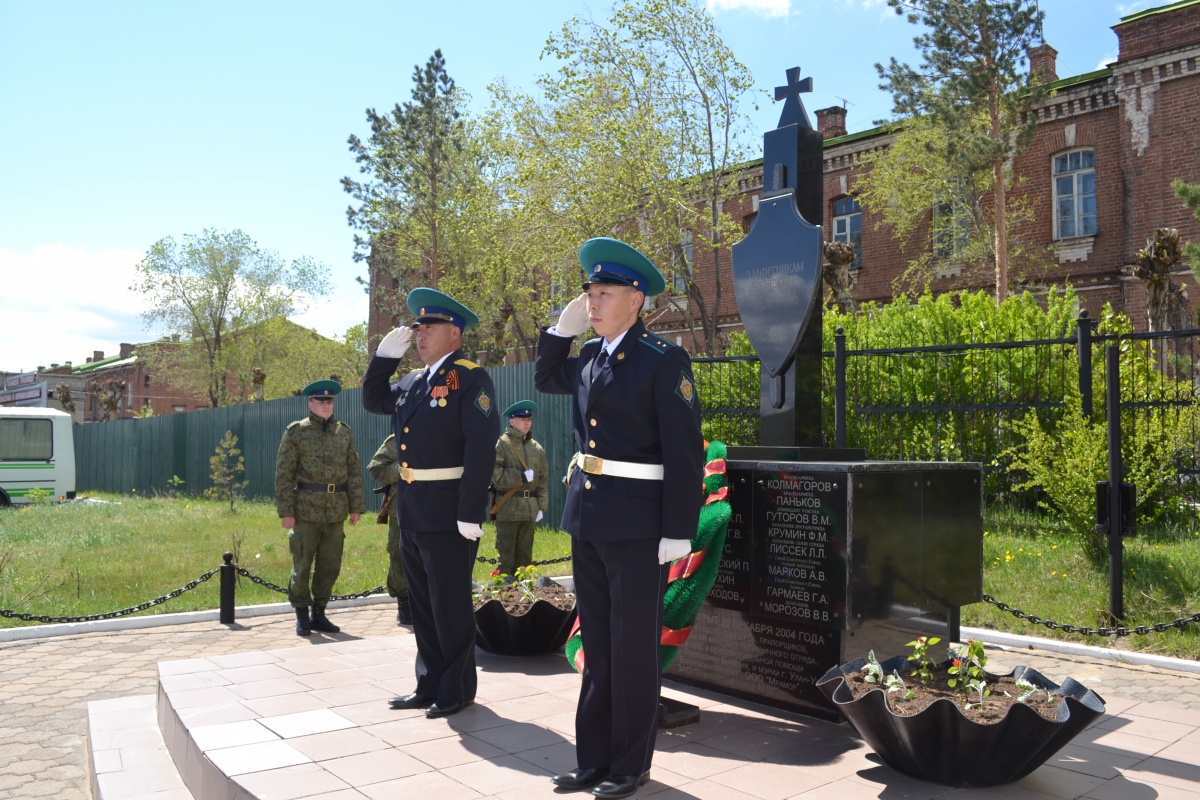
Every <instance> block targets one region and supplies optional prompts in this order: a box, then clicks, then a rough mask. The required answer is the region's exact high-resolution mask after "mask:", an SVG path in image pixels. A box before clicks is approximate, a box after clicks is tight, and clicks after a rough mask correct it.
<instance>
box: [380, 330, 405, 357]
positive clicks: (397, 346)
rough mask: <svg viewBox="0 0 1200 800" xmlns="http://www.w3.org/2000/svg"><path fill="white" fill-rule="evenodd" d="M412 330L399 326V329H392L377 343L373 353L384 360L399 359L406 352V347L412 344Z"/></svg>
mask: <svg viewBox="0 0 1200 800" xmlns="http://www.w3.org/2000/svg"><path fill="white" fill-rule="evenodd" d="M412 337H413V332H412V328H409V327H407V326H405V325H401V326H400V327H399V328H393V329H392V331H391V332H390V333H389V334H388V335H387V336H385V337H383V341H382V342H380V343H379V346H378V347H376V348H375V352H376V353H378V354H379V355H381V356H383V357H384V358H400V357H401V356H403V355H404V354H405V353H407V352H408V345H409V343H410V342H412Z"/></svg>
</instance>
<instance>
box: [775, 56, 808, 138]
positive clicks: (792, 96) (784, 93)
mask: <svg viewBox="0 0 1200 800" xmlns="http://www.w3.org/2000/svg"><path fill="white" fill-rule="evenodd" d="M812 90H813V79H812V78H805V79H804V80H800V68H799V67H792V68H791V69H789V70H788V71H787V86H776V87H775V99H776V100H783V113H781V114H780V115H779V124H778V125H777V126H776V127H778V128H783V127H786V126H788V125H797V124H798V125H799V126H800V127H801V128H812V124H811V123H810V122H809V121H808V112H807V111H805V110H804V103H802V102H801V101H800V94H801V93H802V92H811V91H812Z"/></svg>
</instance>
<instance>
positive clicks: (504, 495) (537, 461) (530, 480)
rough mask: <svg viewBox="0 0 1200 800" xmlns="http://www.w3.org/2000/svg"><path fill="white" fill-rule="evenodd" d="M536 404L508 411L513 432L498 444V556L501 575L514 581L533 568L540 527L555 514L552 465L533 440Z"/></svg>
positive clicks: (495, 479)
mask: <svg viewBox="0 0 1200 800" xmlns="http://www.w3.org/2000/svg"><path fill="white" fill-rule="evenodd" d="M536 413H537V404H536V403H534V402H533V401H532V400H522V401H520V402H519V403H513V404H512V405H511V406H509V407H508V408H506V409H505V410H504V416H505V417H506V418H507V419H508V429H507V430H505V431H504V433H503V434H501V436H500V438H499V439H498V440H497V441H496V466H495V468H494V469H493V470H492V489H494V490H495V492H496V507H494V509H493V512H492V513H493V514H495V517H496V551H497V553H498V554H499V560H500V574H502V575H512V574H514V573H515V572H516V571H517V567H525V566H528V565H529V564H532V563H533V534H534V523H536V522H541V521H542V517H544V516H545V515H546V512H547V511H549V510H550V488H549V484H550V463H549V462H548V461H547V460H546V451H545V450H543V449H542V446H541V445H540V444H538V443H537V442H536V441H535V440H534V438H533V434H532V433H531V432H530V431H531V429H532V428H533V415H534V414H536Z"/></svg>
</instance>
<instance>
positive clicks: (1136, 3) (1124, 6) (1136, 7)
mask: <svg viewBox="0 0 1200 800" xmlns="http://www.w3.org/2000/svg"><path fill="white" fill-rule="evenodd" d="M1157 1H1158V0H1156V2H1157ZM1149 6H1150V0H1133V2H1132V3H1118V4H1117V17H1118V18H1120V17H1127V16H1129V15H1130V14H1133V13H1135V12H1137V11H1141V10H1142V9H1144V8H1149Z"/></svg>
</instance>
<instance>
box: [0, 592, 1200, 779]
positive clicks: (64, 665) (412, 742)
mask: <svg viewBox="0 0 1200 800" xmlns="http://www.w3.org/2000/svg"><path fill="white" fill-rule="evenodd" d="M392 614H393V612H392V611H391V609H390V607H387V606H383V607H368V608H364V609H354V610H347V611H343V612H339V613H338V614H337V616H336V621H337V622H338V624H340V625H342V627H343V630H344V631H345V632H346V633H344V634H340V635H338V636H336V637H318V636H314V637H313V639H312V640H310V641H307V642H306V641H304V640H301V639H298V638H297V637H296V636H295V635H294V634H293V633H292V623H291V621H290V619H289V618H287V617H282V616H281V617H258V618H254V619H251V620H248V621H246V623H245V624H244V625H239V626H236V627H235V628H233V629H232V630H230V629H226V628H225V627H224V626H221V625H217V624H215V623H196V624H192V625H184V626H175V627H169V628H158V629H148V630H147V629H143V630H135V631H128V632H118V633H98V634H88V635H80V636H72V637H69V638H58V639H46V640H28V641H21V642H13V643H9V644H3V645H0V798H8V797H39V796H40V797H55V798H60V797H61V798H82V797H87V792H88V789H87V785H88V779H87V775H86V765H85V758H86V755H85V745H84V736H85V735H86V729H87V721H86V713H87V711H86V705H87V702H88V701H90V700H101V699H108V698H115V697H126V696H130V695H145V694H153V693H154V692H155V691H156V688H157V687H156V665H157V663H158V662H160V661H175V660H180V659H188V658H201V657H213V656H220V655H228V654H233V653H240V652H246V651H260V650H271V649H275V648H294V647H316V646H319V645H320V644H322V643H326V644H328V643H330V642H331V640H341V641H346V642H349V641H352V640H353V639H357V638H363V637H378V636H392V635H401V636H407V635H408V634H406V633H405V632H404V631H402V630H401V629H397V628H396V627H395V622H394V616H393V615H392ZM396 644H397V645H400V647H397V648H395V650H396V652H397V653H399V652H400V651H407V650H410V649H411V645H410V644H409V642H404V643H399V642H397V643H396ZM335 649H336V650H339V651H340V650H343V649H344V648H343V647H338V648H335ZM351 649H353V647H352V646H351ZM992 658H993V660H992V662H991V663H990V664H989V667H995V668H997V670H999V669H1000V668H1001V667H1002V666H1003V665H1004V664H1008V665H1012V664H1016V663H1024V664H1029V665H1031V666H1033V667H1035V668H1037V669H1038V670H1040V671H1042V672H1043V673H1045V674H1046V675H1047V676H1049V677H1051V678H1052V679H1054V680H1061V679H1062V678H1063V677H1066V676H1067V675H1071V676H1072V677H1074V678H1076V679H1077V680H1080V681H1081V682H1082V683H1084V684H1085V685H1087V686H1089V687H1092V688H1094V689H1096V691H1098V692H1099V693H1100V694H1101V695H1103V696H1104V697H1105V699H1106V700H1108V701H1109V711H1110V713H1111V714H1112V716H1107V717H1105V718H1103V719H1102V720H1101V722H1100V723H1099V724H1097V725H1096V726H1095V728H1093V729H1092V730H1090V731H1088V732H1087V733H1085V734H1084V735H1083V736H1081V737H1080V738H1079V739H1077V740H1076V742H1075V743H1073V744H1072V745H1070V746H1068V747H1067V748H1066V749H1065V750H1064V751H1062V752H1061V753H1060V754H1059V755H1058V756H1057V757H1056V758H1055V759H1054V761H1053V762H1052V764H1051V765H1049V766H1046V767H1043V768H1042V769H1041V770H1039V771H1038V772H1036V773H1035V774H1034V775H1032V776H1030V777H1029V778H1027V779H1025V780H1024V781H1022V782H1021V783H1019V784H1016V785H1014V786H1011V787H1004V788H1002V789H998V790H986V791H961V790H960V791H956V792H954V793H953V794H952V795H951V796H952V797H954V798H959V797H963V798H968V797H1010V798H1019V799H1021V800H1046V798H1049V797H1061V798H1073V797H1079V796H1087V797H1090V798H1096V799H1097V800H1107V798H1113V799H1114V800H1126V799H1128V800H1142V798H1147V799H1148V798H1155V797H1159V798H1175V797H1178V798H1193V800H1200V732H1197V730H1196V729H1197V728H1198V727H1200V676H1193V675H1190V674H1184V673H1169V672H1165V671H1163V670H1159V669H1156V668H1151V667H1139V666H1129V665H1123V664H1119V663H1114V662H1108V661H1101V660H1097V659H1088V658H1080V657H1075V656H1060V655H1057V654H1051V653H1046V652H1044V651H1028V652H1025V651H1021V652H1007V653H1005V652H999V651H993V652H992ZM303 660H305V661H312V662H313V663H315V662H316V661H318V660H319V659H316V658H311V659H310V658H305V659H303ZM406 661H407V659H406ZM507 664H508V666H507V667H506V668H504V669H501V668H500V667H499V666H497V665H492V666H491V667H488V666H485V675H484V680H483V681H481V690H480V695H481V700H482V699H485V698H486V701H487V702H486V703H480V704H479V705H478V706H476V708H475V709H474V710H473V711H472V712H470V713H464V714H462V715H460V716H459V717H458V718H452V720H451V721H446V720H443V721H440V722H439V725H440V727H439V728H437V731H436V732H437V735H435V736H431V731H433V729H432V728H427V726H426V725H425V723H426V721H425V720H424V718H423V717H414V718H412V719H406V718H404V717H403V715H389V718H388V719H387V720H374V718H372V719H370V720H368V719H367V718H366V717H364V718H363V719H362V720H361V721H357V720H356V724H357V725H358V726H359V727H356V729H355V730H354V731H353V732H343V731H331V732H319V733H308V735H307V736H304V737H303V739H304V740H301V739H300V738H295V739H292V740H291V741H292V743H294V744H296V745H297V749H300V750H301V751H302V752H305V751H304V748H310V749H311V748H316V749H315V750H314V754H316V755H317V757H318V758H320V757H324V755H325V754H328V753H334V752H336V754H337V758H338V760H339V761H340V762H341V763H339V764H338V765H337V768H338V769H343V770H344V771H346V776H347V777H351V776H360V775H365V776H367V777H368V778H371V777H374V776H375V775H376V774H377V773H376V772H375V770H376V769H377V768H383V769H386V770H391V771H393V772H394V771H395V770H396V769H400V772H403V773H405V774H403V775H401V774H399V773H397V774H396V775H390V773H389V777H386V778H380V779H379V780H378V781H376V782H375V783H378V786H377V787H376V790H373V791H372V792H371V793H370V796H372V797H378V798H380V799H381V798H383V797H388V796H405V797H431V796H437V797H438V798H439V800H457V798H460V797H461V798H463V800H468V799H470V798H478V797H481V796H484V795H494V796H499V797H514V798H515V797H520V798H522V800H525V798H537V797H541V796H546V797H549V796H551V794H552V793H551V788H550V784H549V782H548V781H547V780H546V779H545V778H546V776H547V775H548V774H549V772H550V771H553V770H556V769H562V768H566V767H568V766H571V765H572V752H573V748H572V745H571V739H572V733H573V727H572V724H571V717H572V716H573V715H572V713H571V710H570V709H571V707H572V705H573V697H574V684H572V683H571V681H572V680H574V679H573V677H572V676H570V675H569V674H564V673H565V664H557V662H556V661H555V660H554V659H547V660H539V661H538V662H537V663H536V664H534V663H530V664H529V668H530V669H529V670H526V668H525V667H520V668H518V665H519V664H521V662H520V661H513V660H509V661H507ZM251 669H252V668H251ZM489 671H490V672H491V673H492V674H490V675H489V674H486V673H487V672H489ZM527 671H532V672H536V673H538V674H537V675H526V674H525V672H527ZM263 680H264V681H267V682H269V681H274V680H288V678H283V677H280V676H276V677H271V678H264V679H263ZM387 680H388V682H389V683H390V682H395V681H398V683H397V684H396V686H395V687H392V686H390V685H389V686H387V690H388V691H392V690H393V689H394V690H395V691H401V690H403V689H406V688H407V685H405V686H401V685H400V684H402V683H405V680H404V678H402V677H395V678H389V679H387ZM530 683H532V685H533V686H534V687H535V688H536V690H537V691H536V692H535V693H534V694H527V692H528V690H529V686H530ZM243 685H244V686H249V685H250V683H245V684H243ZM485 686H490V691H491V694H490V695H489V694H488V689H485V688H484V687H485ZM263 688H266V686H265V684H264V685H263ZM275 688H276V689H277V688H279V687H275ZM305 688H306V689H307V688H308V687H305ZM510 690H513V691H516V694H513V693H512V691H510ZM517 690H519V691H517ZM316 691H317V692H327V693H329V696H330V702H329V705H334V706H341V705H342V704H343V702H342V700H341V699H340V693H346V692H349V693H350V694H353V691H352V687H338V686H336V685H331V686H329V687H327V688H321V689H318V690H316ZM259 702H262V703H263V704H264V708H265V709H268V710H267V711H264V712H263V713H262V716H282V715H283V714H286V713H290V712H288V711H282V712H281V713H272V712H271V711H270V705H271V704H270V702H269V698H263V699H262V700H261V701H259ZM363 703H364V705H363V713H368V714H369V712H371V711H373V710H376V709H375V706H380V705H382V704H381V703H380V701H379V699H378V698H373V699H370V700H364V701H363ZM701 704H702V705H704V706H705V707H706V710H705V712H704V717H703V721H702V722H701V723H700V724H699V725H696V726H689V727H686V728H681V729H678V730H677V731H671V732H664V733H663V735H662V736H660V749H661V752H660V753H659V754H658V755H657V756H656V758H655V765H654V770H653V777H654V779H655V780H654V782H652V784H651V785H650V786H648V787H646V789H644V790H643V792H642V794H643V795H647V794H652V795H653V794H656V795H657V797H658V798H661V800H680V799H681V798H688V797H693V798H700V800H709V799H710V798H711V799H712V800H739V799H741V798H758V800H784V799H785V798H793V797H803V798H825V797H829V798H837V800H856V798H860V797H861V798H868V797H869V798H880V800H890V798H900V797H910V798H931V797H939V796H943V795H945V794H946V793H947V790H946V789H945V788H943V787H935V786H931V785H928V784H921V783H918V782H915V781H911V780H909V779H906V778H904V777H902V776H898V775H896V774H895V773H892V772H890V771H889V770H887V769H886V768H884V767H882V766H879V765H878V763H877V762H875V761H873V760H872V759H873V758H874V757H873V755H872V754H871V753H870V751H869V749H868V748H866V747H865V746H864V745H863V744H862V742H860V741H859V740H858V739H856V738H855V737H854V736H853V735H851V732H850V731H849V730H848V729H846V728H839V727H834V726H829V725H826V724H824V723H815V722H813V721H811V720H805V719H803V718H799V717H787V716H776V715H773V714H768V713H766V710H764V709H761V708H757V707H754V706H747V705H740V704H735V703H724V702H722V698H718V697H715V696H714V697H708V698H703V699H702V700H701ZM560 706H561V708H560ZM295 713H303V712H295ZM393 716H394V718H393ZM498 717H503V718H504V720H505V724H503V725H497V724H494V723H495V722H496V719H497V718H498ZM531 720H537V721H538V724H536V725H534V724H530V721H531ZM294 721H295V722H296V723H297V724H308V723H320V722H321V721H318V720H315V719H314V720H309V719H307V717H306V718H304V719H296V720H294ZM287 722H288V720H283V721H282V722H280V723H279V724H286V723H287ZM324 723H329V724H332V723H331V722H330V720H324ZM371 726H376V727H379V726H382V727H379V730H378V731H374V730H373V731H371V735H373V736H374V737H375V739H379V740H380V741H382V742H383V744H384V745H386V746H387V748H388V750H387V751H384V750H383V749H382V746H381V747H378V748H377V747H376V746H375V745H376V744H377V742H376V741H375V740H374V739H372V740H363V739H361V736H359V734H361V733H362V731H363V730H364V729H365V728H366V727H371ZM318 727H322V725H321V724H318ZM384 728H386V730H384ZM279 733H280V735H284V736H286V735H289V734H291V735H296V736H298V735H299V734H301V733H307V732H306V731H286V732H283V731H282V729H281V731H280V732H279ZM380 734H383V735H380ZM321 737H325V739H328V741H326V740H325V739H322V738H321ZM539 737H540V738H539ZM343 739H347V740H349V739H354V740H356V741H355V742H349V741H347V742H343V741H342V740H343ZM305 740H306V741H305ZM335 740H336V741H335ZM543 740H545V741H543ZM346 747H349V748H350V750H356V751H358V752H355V753H349V752H347V753H345V754H343V753H341V752H340V751H338V750H337V748H343V749H344V748H346ZM363 747H365V748H366V749H359V748H363ZM393 747H395V748H401V749H402V750H403V753H400V754H397V753H396V751H395V750H392V748H393ZM383 752H387V754H388V758H387V759H386V761H387V764H386V765H382V766H381V765H376V764H375V763H374V761H373V759H378V756H377V755H372V754H373V753H383ZM514 753H520V754H521V755H520V756H519V757H518V756H517V755H513V754H514ZM398 755H403V756H405V758H404V759H401V758H398V757H397V756H398ZM358 762H361V763H358ZM405 765H407V766H405ZM315 766H316V765H314V764H300V765H297V766H294V767H288V768H287V769H290V770H292V771H294V772H295V773H296V775H295V776H293V777H294V779H295V780H296V781H297V782H299V783H300V784H301V785H303V784H304V781H305V777H304V773H305V770H311V769H313V768H314V767H315ZM498 767H499V768H501V769H500V770H497V768H498ZM378 774H383V773H378ZM248 780H249V779H248ZM351 782H352V783H353V784H355V785H362V784H361V781H359V780H358V778H357V777H354V778H353V779H352V781H351ZM385 784H386V785H385ZM304 793H305V792H304V791H301V792H300V794H291V795H290V796H301V795H303V794H304ZM338 796H344V797H362V796H366V795H356V794H350V793H342V794H340V795H338Z"/></svg>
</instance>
